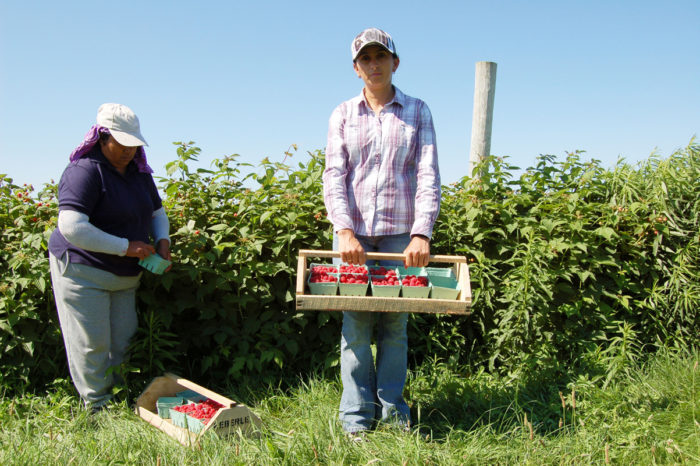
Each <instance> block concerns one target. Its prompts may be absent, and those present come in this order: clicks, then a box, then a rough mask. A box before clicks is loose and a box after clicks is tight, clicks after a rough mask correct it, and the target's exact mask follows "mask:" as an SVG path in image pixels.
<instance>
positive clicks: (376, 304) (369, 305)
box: [296, 249, 472, 315]
mask: <svg viewBox="0 0 700 466" xmlns="http://www.w3.org/2000/svg"><path fill="white" fill-rule="evenodd" d="M309 257H316V258H319V257H320V258H335V257H340V253H339V252H337V251H318V250H309V249H302V250H300V251H299V258H298V263H297V289H296V309H297V310H298V311H370V312H423V313H432V314H461V315H468V314H470V308H471V302H472V293H471V285H470V283H469V266H468V265H467V258H466V257H464V256H441V255H436V256H430V262H431V263H433V262H436V263H448V264H452V268H453V271H454V275H455V277H456V278H457V283H458V285H459V294H458V295H457V298H456V299H430V298H406V297H381V296H327V295H326V296H324V295H314V294H311V293H310V290H309V288H308V285H307V275H308V273H309V270H308V267H307V258H309ZM367 259H368V260H399V261H403V260H404V255H403V254H396V253H376V252H370V253H367Z"/></svg>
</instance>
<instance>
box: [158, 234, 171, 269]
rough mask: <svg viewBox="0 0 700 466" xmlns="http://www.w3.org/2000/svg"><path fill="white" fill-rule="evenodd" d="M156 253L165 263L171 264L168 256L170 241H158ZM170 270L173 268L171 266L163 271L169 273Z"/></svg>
mask: <svg viewBox="0 0 700 466" xmlns="http://www.w3.org/2000/svg"><path fill="white" fill-rule="evenodd" d="M156 252H158V255H159V256H160V257H162V258H163V259H165V260H166V261H171V262H172V257H171V256H170V241H168V240H167V239H161V240H160V241H158V244H156ZM171 268H173V265H172V264H170V265H169V266H168V268H167V269H165V272H169V271H170V269H171Z"/></svg>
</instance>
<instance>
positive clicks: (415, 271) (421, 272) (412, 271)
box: [396, 267, 428, 278]
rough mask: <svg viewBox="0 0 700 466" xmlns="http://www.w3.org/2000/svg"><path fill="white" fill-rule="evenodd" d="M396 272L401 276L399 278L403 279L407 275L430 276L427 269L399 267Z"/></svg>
mask: <svg viewBox="0 0 700 466" xmlns="http://www.w3.org/2000/svg"><path fill="white" fill-rule="evenodd" d="M396 271H397V272H398V274H399V278H403V277H404V276H405V275H415V276H416V277H427V276H428V274H427V273H426V272H425V267H397V268H396Z"/></svg>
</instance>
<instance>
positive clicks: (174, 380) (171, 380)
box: [134, 373, 261, 446]
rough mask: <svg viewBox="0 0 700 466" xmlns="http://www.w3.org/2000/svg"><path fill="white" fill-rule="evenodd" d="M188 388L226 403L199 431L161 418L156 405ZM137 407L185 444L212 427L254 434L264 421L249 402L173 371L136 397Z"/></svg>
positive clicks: (217, 430)
mask: <svg viewBox="0 0 700 466" xmlns="http://www.w3.org/2000/svg"><path fill="white" fill-rule="evenodd" d="M187 389H189V390H194V391H195V392H197V393H199V394H201V395H204V396H205V397H206V398H209V399H212V400H214V401H216V402H217V403H220V404H222V405H223V406H224V407H223V408H221V409H220V410H219V411H218V412H217V413H216V414H215V415H214V417H213V418H212V419H211V421H209V423H208V424H207V425H206V426H205V427H204V429H202V431H201V432H199V433H198V434H195V433H194V432H191V431H189V430H188V429H186V428H183V427H179V426H176V425H174V424H173V421H172V420H171V419H163V418H161V417H160V416H158V411H157V408H156V404H157V402H158V398H161V397H172V396H174V395H175V394H176V393H178V392H182V391H183V390H187ZM134 411H135V412H136V414H137V415H138V416H139V417H141V418H142V419H144V420H145V421H146V422H148V423H149V424H151V425H153V426H154V427H156V428H157V429H160V430H162V431H163V432H165V433H166V434H168V435H169V436H171V437H172V438H174V439H175V440H177V441H178V442H180V443H181V444H183V445H185V446H196V445H197V444H198V442H199V439H200V437H201V436H202V435H204V434H206V433H207V432H210V431H212V432H214V433H216V434H217V435H218V436H219V437H220V438H226V437H229V436H231V435H237V433H238V432H239V431H240V432H241V433H242V434H243V435H252V434H255V433H256V432H257V431H258V429H259V428H260V425H261V422H260V418H258V416H256V415H255V413H253V412H252V411H251V410H250V409H249V408H248V407H247V406H245V405H243V404H241V403H237V402H235V401H233V400H230V399H228V398H226V397H225V396H223V395H219V394H218V393H216V392H213V391H211V390H209V389H207V388H204V387H202V386H200V385H197V384H196V383H194V382H191V381H189V380H187V379H183V378H182V377H178V376H177V375H174V374H169V373H166V374H165V375H163V376H162V377H156V378H155V379H153V381H152V382H151V383H150V384H149V385H148V386H147V387H146V389H145V390H144V391H143V393H141V395H140V396H139V397H138V398H137V399H136V405H135V407H134Z"/></svg>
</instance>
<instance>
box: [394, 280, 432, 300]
mask: <svg viewBox="0 0 700 466" xmlns="http://www.w3.org/2000/svg"><path fill="white" fill-rule="evenodd" d="M429 295H430V283H428V286H403V285H402V286H401V296H403V297H404V298H427V297H428V296H429Z"/></svg>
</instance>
